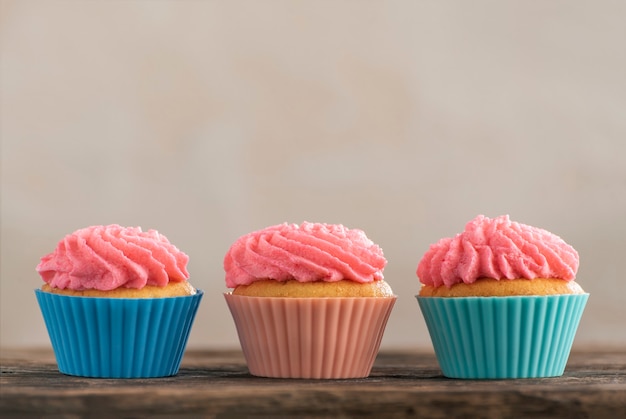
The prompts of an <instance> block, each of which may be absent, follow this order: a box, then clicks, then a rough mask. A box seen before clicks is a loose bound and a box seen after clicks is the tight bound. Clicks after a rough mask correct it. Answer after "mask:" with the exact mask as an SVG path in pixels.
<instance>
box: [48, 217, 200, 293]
mask: <svg viewBox="0 0 626 419" xmlns="http://www.w3.org/2000/svg"><path fill="white" fill-rule="evenodd" d="M188 261H189V257H188V256H187V255H186V254H185V253H183V252H181V251H180V250H178V249H177V248H176V247H175V246H174V245H173V244H171V243H170V242H169V240H167V238H166V237H165V236H163V235H161V234H159V233H158V232H157V231H156V230H148V231H146V232H144V231H141V228H140V227H120V226H118V225H108V226H91V227H87V228H83V229H81V230H77V231H75V232H73V233H72V234H68V235H67V236H65V237H64V238H63V239H62V240H61V241H60V242H59V243H58V245H57V247H56V249H55V250H54V252H52V253H50V254H48V255H46V256H44V257H42V258H41V262H40V263H39V265H37V271H38V272H39V275H41V277H42V278H43V280H44V281H45V282H46V283H48V284H49V285H50V286H52V287H54V288H60V289H65V288H69V289H72V290H86V289H97V290H103V291H108V290H112V289H115V288H120V287H125V288H143V287H144V286H146V285H153V286H161V287H163V286H165V285H167V284H168V283H169V281H174V282H180V281H185V280H187V278H189V273H188V272H187V262H188Z"/></svg>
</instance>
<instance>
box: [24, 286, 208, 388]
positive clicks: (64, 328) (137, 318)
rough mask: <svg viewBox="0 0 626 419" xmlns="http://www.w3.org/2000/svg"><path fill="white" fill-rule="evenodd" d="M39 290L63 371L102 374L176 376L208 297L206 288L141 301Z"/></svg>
mask: <svg viewBox="0 0 626 419" xmlns="http://www.w3.org/2000/svg"><path fill="white" fill-rule="evenodd" d="M35 294H36V296H37V301H38V302H39V307H40V308H41V313H42V315H43V318H44V321H45V323H46V328H47V329H48V334H49V336H50V341H51V343H52V348H53V350H54V355H55V357H56V360H57V364H58V367H59V371H60V372H62V373H63V374H68V375H76V376H81V377H99V378H149V377H166V376H171V375H175V374H177V373H178V369H179V367H180V362H181V360H182V357H183V353H184V351H185V347H186V345H187V339H188V337H189V333H190V331H191V326H192V324H193V321H194V318H195V315H196V311H197V309H198V306H199V304H200V300H201V299H202V296H203V292H202V291H201V290H198V291H197V293H196V294H195V295H190V296H183V297H167V298H136V299H128V298H96V297H74V296H67V295H59V294H53V293H48V292H44V291H41V290H35Z"/></svg>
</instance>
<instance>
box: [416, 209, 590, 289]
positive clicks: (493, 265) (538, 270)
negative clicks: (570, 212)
mask: <svg viewBox="0 0 626 419" xmlns="http://www.w3.org/2000/svg"><path fill="white" fill-rule="evenodd" d="M577 270H578V253H577V252H576V250H574V248H573V247H572V246H570V245H568V244H567V243H565V242H564V241H563V240H562V239H561V238H560V237H558V236H556V235H554V234H552V233H550V232H548V231H546V230H542V229H540V228H536V227H531V226H528V225H525V224H520V223H516V222H514V221H511V220H510V219H509V216H508V215H503V216H500V217H497V218H493V219H490V218H487V217H485V216H483V215H479V216H478V217H476V218H474V219H473V220H472V221H470V222H469V223H467V225H466V226H465V231H463V232H462V233H460V234H457V235H456V236H455V237H453V238H444V239H441V240H439V241H438V242H437V243H435V244H433V245H431V246H430V248H429V249H428V251H427V252H426V253H425V254H424V257H423V258H422V260H420V262H419V264H418V266H417V276H418V277H419V279H420V281H421V282H422V283H423V284H425V285H432V286H435V287H438V286H441V285H445V286H447V287H451V286H452V285H454V284H458V283H461V282H464V283H466V284H471V283H473V282H474V281H476V280H477V279H478V278H494V279H516V278H520V279H521V278H525V279H533V278H557V279H563V280H565V281H571V280H573V279H574V278H575V276H576V271H577Z"/></svg>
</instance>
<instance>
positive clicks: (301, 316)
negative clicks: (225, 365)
mask: <svg viewBox="0 0 626 419" xmlns="http://www.w3.org/2000/svg"><path fill="white" fill-rule="evenodd" d="M224 297H225V298H226V303H227V304H228V307H229V309H230V311H231V314H232V316H233V320H234V322H235V326H236V328H237V333H238V335H239V341H240V343H241V348H242V350H243V353H244V356H245V358H246V362H247V364H248V369H249V370H250V374H252V375H255V376H260V377H274V378H318V379H319V378H323V379H338V378H363V377H367V376H368V375H369V373H370V371H371V369H372V365H373V364H374V360H375V359H376V355H377V354H378V349H379V347H380V342H381V340H382V337H383V333H384V330H385V326H386V325H387V320H388V318H389V315H390V313H391V310H392V308H393V306H394V304H395V301H396V297H395V296H394V297H345V298H343V297H342V298H273V297H248V296H241V295H233V294H231V293H225V294H224Z"/></svg>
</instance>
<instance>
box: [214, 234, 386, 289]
mask: <svg viewBox="0 0 626 419" xmlns="http://www.w3.org/2000/svg"><path fill="white" fill-rule="evenodd" d="M386 264H387V260H386V259H385V257H384V256H383V252H382V249H381V248H380V247H378V245H376V244H374V243H373V242H372V241H371V240H370V239H368V238H367V236H366V235H365V233H364V232H363V231H361V230H358V229H348V228H346V227H344V226H343V225H340V224H321V223H308V222H304V223H302V224H300V225H298V224H287V223H283V224H279V225H275V226H271V227H267V228H265V229H262V230H259V231H255V232H252V233H249V234H246V235H244V236H241V237H240V238H239V239H237V240H236V241H235V243H233V245H232V246H231V247H230V249H229V250H228V252H227V253H226V256H225V257H224V270H225V271H226V286H227V287H229V288H235V287H236V286H238V285H249V284H251V283H252V282H254V281H257V280H263V279H273V280H276V281H287V280H290V279H295V280H297V281H300V282H312V281H328V282H334V281H339V280H342V279H348V280H352V281H355V282H361V283H365V282H372V281H375V280H380V279H383V273H382V271H383V268H384V267H385V265H386Z"/></svg>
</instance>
